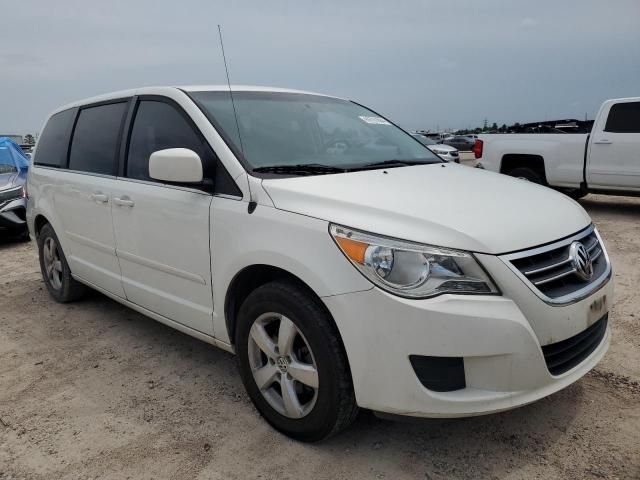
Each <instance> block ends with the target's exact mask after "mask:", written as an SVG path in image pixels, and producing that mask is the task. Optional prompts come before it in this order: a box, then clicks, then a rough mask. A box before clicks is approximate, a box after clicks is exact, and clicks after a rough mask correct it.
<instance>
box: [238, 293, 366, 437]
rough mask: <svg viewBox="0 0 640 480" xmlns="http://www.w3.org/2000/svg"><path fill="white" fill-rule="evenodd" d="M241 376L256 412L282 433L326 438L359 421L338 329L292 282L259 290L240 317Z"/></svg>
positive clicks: (243, 308) (314, 301)
mask: <svg viewBox="0 0 640 480" xmlns="http://www.w3.org/2000/svg"><path fill="white" fill-rule="evenodd" d="M236 353H237V355H238V363H239V369H240V375H241V377H242V381H243V383H244V386H245V388H246V390H247V393H248V394H249V397H250V398H251V400H252V401H253V404H254V405H255V406H256V408H257V410H258V412H260V414H261V415H262V416H263V417H264V418H265V419H266V420H267V422H269V423H270V424H271V425H272V426H273V427H275V428H276V429H277V430H279V431H281V432H282V433H284V434H286V435H288V436H290V437H292V438H295V439H297V440H302V441H305V442H315V441H319V440H322V439H325V438H327V437H329V436H331V435H333V434H335V433H337V432H339V431H340V430H342V429H344V428H346V427H347V426H348V425H349V424H350V423H351V422H352V421H353V420H354V419H355V417H356V414H357V412H358V408H357V406H356V403H355V395H354V392H353V385H352V383H351V375H350V374H349V369H348V364H347V358H346V355H345V353H344V349H343V347H342V344H341V342H340V340H339V337H338V333H337V331H336V328H335V325H334V324H333V322H332V321H331V318H330V317H329V315H328V313H327V312H326V311H325V310H324V308H322V307H321V306H320V305H319V304H318V301H317V300H316V299H315V298H313V297H312V296H311V295H310V294H309V293H307V291H305V289H303V288H301V287H300V286H298V285H296V284H295V283H293V282H289V281H274V282H271V283H268V284H265V285H263V286H261V287H258V288H257V289H256V290H254V291H253V292H252V293H251V294H249V296H248V297H247V299H246V300H245V301H244V302H243V304H242V306H241V307H240V311H239V312H238V325H237V331H236Z"/></svg>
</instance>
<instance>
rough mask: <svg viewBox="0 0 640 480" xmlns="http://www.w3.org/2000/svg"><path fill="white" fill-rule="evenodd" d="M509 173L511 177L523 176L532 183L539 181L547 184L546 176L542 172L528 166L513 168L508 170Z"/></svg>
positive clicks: (540, 183) (539, 183) (538, 182)
mask: <svg viewBox="0 0 640 480" xmlns="http://www.w3.org/2000/svg"><path fill="white" fill-rule="evenodd" d="M507 175H509V176H510V177H516V178H521V179H523V180H527V181H529V182H532V183H537V184H538V185H546V184H547V182H546V181H545V178H544V176H543V175H542V174H541V173H540V172H538V171H536V170H533V169H532V168H528V167H517V168H514V169H513V170H510V171H509V172H507Z"/></svg>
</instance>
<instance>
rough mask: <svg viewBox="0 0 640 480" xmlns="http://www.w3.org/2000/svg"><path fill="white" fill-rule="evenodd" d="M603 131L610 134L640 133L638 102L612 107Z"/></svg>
mask: <svg viewBox="0 0 640 480" xmlns="http://www.w3.org/2000/svg"><path fill="white" fill-rule="evenodd" d="M604 130H605V132H612V133H640V102H625V103H616V104H615V105H612V106H611V110H609V116H608V117H607V124H606V125H605V127H604Z"/></svg>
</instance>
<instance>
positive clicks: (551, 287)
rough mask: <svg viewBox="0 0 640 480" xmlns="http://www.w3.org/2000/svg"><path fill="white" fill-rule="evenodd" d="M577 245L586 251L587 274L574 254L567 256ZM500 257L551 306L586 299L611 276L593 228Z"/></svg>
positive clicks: (609, 267)
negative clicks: (542, 245)
mask: <svg viewBox="0 0 640 480" xmlns="http://www.w3.org/2000/svg"><path fill="white" fill-rule="evenodd" d="M578 242H579V244H582V246H584V250H585V251H586V252H587V256H588V258H589V260H590V265H591V275H588V273H589V272H588V271H586V270H585V268H581V267H580V264H579V263H580V262H578V261H577V259H576V254H573V255H572V253H571V252H572V244H575V246H574V250H575V249H576V248H579V244H578ZM583 255H584V252H583ZM502 258H503V260H505V261H506V262H507V265H509V266H510V267H511V269H512V270H514V271H515V272H516V273H517V274H518V276H519V277H520V278H521V279H522V280H524V281H525V283H527V284H528V285H529V286H530V288H531V289H532V290H533V291H534V292H535V293H536V294H537V295H538V296H540V297H541V298H542V299H543V300H545V301H547V302H548V303H553V304H567V303H572V302H574V301H577V300H580V299H581V298H584V297H586V296H587V295H589V294H590V293H591V292H592V291H593V290H595V289H596V288H598V287H599V286H601V285H602V284H604V283H605V281H606V280H607V279H608V278H609V276H610V274H611V265H610V263H609V259H608V257H607V254H606V252H605V250H604V245H603V244H602V241H601V239H600V237H599V235H598V233H597V231H596V230H595V229H594V228H593V226H591V227H589V228H588V229H587V230H584V231H582V232H580V233H578V234H576V235H573V236H572V237H570V238H567V239H565V240H561V241H558V242H555V243H553V244H551V245H546V246H544V247H539V248H535V249H532V250H527V251H524V252H518V253H514V254H510V255H505V256H503V257H502ZM587 267H588V265H587ZM587 269H588V268H587Z"/></svg>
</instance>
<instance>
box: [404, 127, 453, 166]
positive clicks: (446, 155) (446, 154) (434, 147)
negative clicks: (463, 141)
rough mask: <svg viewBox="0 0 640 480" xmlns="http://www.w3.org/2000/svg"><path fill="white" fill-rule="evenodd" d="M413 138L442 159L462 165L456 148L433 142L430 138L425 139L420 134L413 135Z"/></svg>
mask: <svg viewBox="0 0 640 480" xmlns="http://www.w3.org/2000/svg"><path fill="white" fill-rule="evenodd" d="M411 136H413V137H414V138H416V139H417V140H418V141H419V142H420V143H421V144H423V145H424V146H425V147H427V148H428V149H429V150H431V151H432V152H433V153H435V154H436V155H438V156H439V157H440V158H443V159H444V160H446V161H448V162H456V163H460V154H459V153H458V150H456V149H455V148H454V147H452V146H450V145H444V144H442V143H438V142H436V141H435V140H431V139H430V138H429V137H425V136H424V135H422V134H420V133H412V134H411Z"/></svg>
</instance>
